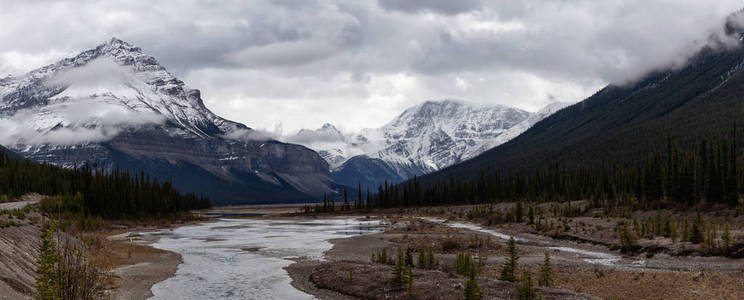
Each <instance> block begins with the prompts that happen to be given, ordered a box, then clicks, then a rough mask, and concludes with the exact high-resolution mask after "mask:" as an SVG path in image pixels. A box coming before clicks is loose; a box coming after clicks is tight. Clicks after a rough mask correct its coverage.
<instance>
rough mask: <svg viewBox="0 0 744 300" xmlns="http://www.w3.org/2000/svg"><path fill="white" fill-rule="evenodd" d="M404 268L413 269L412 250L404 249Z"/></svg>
mask: <svg viewBox="0 0 744 300" xmlns="http://www.w3.org/2000/svg"><path fill="white" fill-rule="evenodd" d="M406 266H409V267H413V249H411V248H410V247H406Z"/></svg>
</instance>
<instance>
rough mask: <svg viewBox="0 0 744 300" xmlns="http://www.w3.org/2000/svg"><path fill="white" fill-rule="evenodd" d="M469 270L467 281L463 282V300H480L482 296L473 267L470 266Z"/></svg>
mask: <svg viewBox="0 0 744 300" xmlns="http://www.w3.org/2000/svg"><path fill="white" fill-rule="evenodd" d="M470 269H471V271H470V273H469V274H468V281H467V282H465V300H480V299H481V297H482V296H483V295H482V293H481V289H480V286H478V279H477V278H476V273H475V267H472V266H471V268H470Z"/></svg>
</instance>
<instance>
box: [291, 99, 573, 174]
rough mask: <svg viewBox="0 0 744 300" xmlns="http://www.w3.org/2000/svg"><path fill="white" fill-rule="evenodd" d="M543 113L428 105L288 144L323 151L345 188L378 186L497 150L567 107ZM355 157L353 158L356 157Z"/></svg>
mask: <svg viewBox="0 0 744 300" xmlns="http://www.w3.org/2000/svg"><path fill="white" fill-rule="evenodd" d="M565 105H566V103H560V102H557V103H553V104H551V105H548V106H546V107H545V108H544V109H542V110H541V111H539V112H537V113H530V112H526V111H523V110H519V109H515V108H510V107H506V106H501V105H493V106H476V105H471V104H468V103H466V102H463V101H458V100H441V101H427V102H424V103H422V104H420V105H417V106H414V107H411V108H409V109H406V110H405V111H404V112H403V113H402V114H400V115H399V116H398V117H396V118H395V119H393V120H392V121H391V122H389V123H388V124H386V125H385V126H383V127H381V128H374V129H365V130H362V131H361V132H360V133H353V134H347V135H344V134H342V133H341V132H340V131H338V130H337V129H336V128H335V127H334V126H333V125H330V124H326V125H324V126H323V127H322V128H320V129H317V130H301V131H300V132H298V133H297V134H295V135H293V136H290V137H287V139H286V140H287V141H290V142H294V143H299V144H302V145H305V146H307V147H309V148H311V149H314V150H316V151H318V152H319V153H320V154H321V156H323V158H324V159H326V160H327V161H328V162H329V164H330V166H331V169H332V176H333V178H334V180H335V181H336V182H338V183H341V184H346V185H352V186H354V185H356V183H357V182H362V183H363V184H365V185H371V186H373V187H374V186H376V185H377V184H378V183H379V182H383V181H386V180H387V181H389V182H398V181H402V180H405V179H408V178H411V177H413V176H415V175H423V174H426V173H429V172H432V171H436V170H439V169H442V168H445V167H448V166H450V165H453V164H456V163H459V162H461V161H464V160H467V159H470V158H472V157H474V156H477V155H478V154H480V153H482V152H484V151H486V150H488V149H491V148H493V147H496V146H498V145H500V144H502V143H504V142H506V141H508V140H510V139H512V138H514V137H516V136H517V135H519V134H521V133H522V132H524V131H525V130H527V129H528V128H529V127H531V126H532V125H534V124H535V123H537V122H538V121H540V120H542V119H543V118H545V117H546V116H548V115H550V114H552V113H553V112H555V111H556V110H558V109H560V108H563V107H564V106H565ZM352 158H353V159H352Z"/></svg>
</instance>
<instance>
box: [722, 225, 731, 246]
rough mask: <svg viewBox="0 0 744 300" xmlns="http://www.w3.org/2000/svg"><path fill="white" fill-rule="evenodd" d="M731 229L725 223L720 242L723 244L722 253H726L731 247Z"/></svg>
mask: <svg viewBox="0 0 744 300" xmlns="http://www.w3.org/2000/svg"><path fill="white" fill-rule="evenodd" d="M731 241H732V239H731V229H730V228H729V224H728V223H726V224H725V225H724V228H723V235H721V242H723V245H722V246H723V251H724V252H726V253H728V250H729V247H730V246H731Z"/></svg>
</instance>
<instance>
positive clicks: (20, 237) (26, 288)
mask: <svg viewBox="0 0 744 300" xmlns="http://www.w3.org/2000/svg"><path fill="white" fill-rule="evenodd" d="M0 219H2V218H1V217H0ZM0 222H2V221H1V220H0ZM18 222H21V221H18ZM40 246H41V230H40V229H39V227H38V226H37V225H34V224H30V223H26V224H24V225H21V226H11V227H6V228H0V299H31V298H33V297H34V294H35V293H36V288H35V287H34V284H35V282H36V280H35V276H36V267H37V263H36V260H37V259H38V257H39V247H40Z"/></svg>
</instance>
